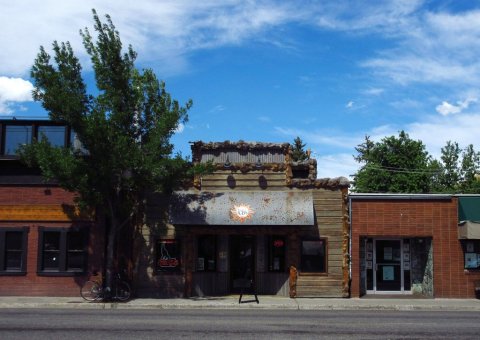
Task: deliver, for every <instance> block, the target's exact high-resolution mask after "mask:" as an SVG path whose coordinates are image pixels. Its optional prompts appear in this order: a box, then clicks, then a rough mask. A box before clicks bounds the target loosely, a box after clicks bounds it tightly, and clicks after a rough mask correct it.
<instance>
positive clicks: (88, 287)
mask: <svg viewBox="0 0 480 340" xmlns="http://www.w3.org/2000/svg"><path fill="white" fill-rule="evenodd" d="M80 295H81V296H82V298H84V299H85V300H87V301H95V300H98V299H99V298H100V297H101V295H102V287H100V285H99V284H98V283H97V282H94V281H87V282H85V284H84V285H83V286H82V288H80Z"/></svg>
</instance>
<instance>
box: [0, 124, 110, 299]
mask: <svg viewBox="0 0 480 340" xmlns="http://www.w3.org/2000/svg"><path fill="white" fill-rule="evenodd" d="M43 137H46V138H48V140H49V141H50V143H51V144H53V145H56V146H67V147H68V146H70V145H71V144H72V143H73V142H74V140H75V138H74V133H73V132H72V131H71V130H70V129H69V128H68V127H66V126H64V125H62V124H55V123H53V122H50V121H38V120H36V121H27V120H12V119H10V120H7V119H4V120H0V295H26V296H28V295H31V296H78V294H79V289H80V286H81V284H82V283H83V282H84V281H85V280H86V278H87V277H88V273H89V272H92V271H99V272H101V271H102V261H103V249H104V247H103V237H104V232H103V228H102V226H101V225H100V224H98V223H96V222H95V220H94V216H93V214H86V213H80V212H79V211H78V209H77V208H76V207H75V205H74V201H73V199H74V195H73V194H72V193H70V192H67V191H65V190H63V189H61V188H59V187H58V186H57V185H56V184H55V183H54V182H46V181H45V179H44V178H42V176H41V175H40V172H39V170H37V169H31V168H27V167H26V166H24V165H23V164H21V163H20V161H19V159H18V156H16V154H15V153H16V149H17V148H18V145H19V144H24V143H31V142H32V141H33V139H34V138H43Z"/></svg>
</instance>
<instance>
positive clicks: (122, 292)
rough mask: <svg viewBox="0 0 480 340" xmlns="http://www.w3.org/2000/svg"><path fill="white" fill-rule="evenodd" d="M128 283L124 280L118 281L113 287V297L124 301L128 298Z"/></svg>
mask: <svg viewBox="0 0 480 340" xmlns="http://www.w3.org/2000/svg"><path fill="white" fill-rule="evenodd" d="M130 294H131V291H130V285H129V284H128V283H126V282H125V281H118V282H117V285H116V287H115V299H117V300H119V301H126V300H128V299H129V298H130Z"/></svg>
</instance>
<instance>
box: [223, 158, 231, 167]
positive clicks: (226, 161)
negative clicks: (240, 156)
mask: <svg viewBox="0 0 480 340" xmlns="http://www.w3.org/2000/svg"><path fill="white" fill-rule="evenodd" d="M231 166H232V163H230V159H229V158H228V156H227V159H226V160H225V163H224V164H223V167H224V168H227V169H228V168H230V167H231Z"/></svg>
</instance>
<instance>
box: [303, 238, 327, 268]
mask: <svg viewBox="0 0 480 340" xmlns="http://www.w3.org/2000/svg"><path fill="white" fill-rule="evenodd" d="M325 262H326V256H325V240H314V241H302V258H301V266H302V271H305V272H319V273H324V272H325V271H326V264H325Z"/></svg>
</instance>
